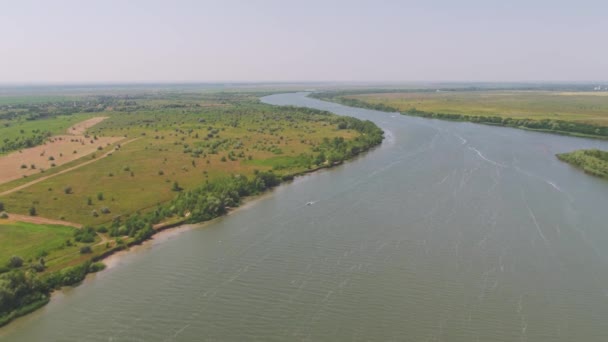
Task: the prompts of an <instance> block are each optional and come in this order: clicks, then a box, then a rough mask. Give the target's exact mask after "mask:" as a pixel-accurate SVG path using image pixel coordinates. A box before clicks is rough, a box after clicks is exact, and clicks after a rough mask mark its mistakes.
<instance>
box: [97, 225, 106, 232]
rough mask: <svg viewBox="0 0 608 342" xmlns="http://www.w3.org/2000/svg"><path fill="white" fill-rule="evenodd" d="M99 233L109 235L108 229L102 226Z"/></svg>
mask: <svg viewBox="0 0 608 342" xmlns="http://www.w3.org/2000/svg"><path fill="white" fill-rule="evenodd" d="M97 232H98V233H107V232H108V228H106V227H105V226H101V227H99V228H97Z"/></svg>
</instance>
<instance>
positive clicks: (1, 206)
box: [0, 202, 4, 211]
mask: <svg viewBox="0 0 608 342" xmlns="http://www.w3.org/2000/svg"><path fill="white" fill-rule="evenodd" d="M0 211H4V203H3V202H0Z"/></svg>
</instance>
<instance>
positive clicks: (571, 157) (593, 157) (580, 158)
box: [557, 149, 608, 178]
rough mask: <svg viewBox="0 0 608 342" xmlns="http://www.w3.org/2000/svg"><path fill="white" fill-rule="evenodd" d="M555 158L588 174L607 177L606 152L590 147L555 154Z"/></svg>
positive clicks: (607, 157)
mask: <svg viewBox="0 0 608 342" xmlns="http://www.w3.org/2000/svg"><path fill="white" fill-rule="evenodd" d="M557 158H559V159H560V160H562V161H565V162H566V163H569V164H572V165H574V166H575V167H577V168H579V169H582V170H583V171H585V172H586V173H588V174H591V175H594V176H598V177H603V178H608V152H606V151H602V150H597V149H590V150H576V151H573V152H568V153H560V154H557Z"/></svg>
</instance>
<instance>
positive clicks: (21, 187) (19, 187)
mask: <svg viewBox="0 0 608 342" xmlns="http://www.w3.org/2000/svg"><path fill="white" fill-rule="evenodd" d="M137 139H139V138H135V139H131V140H128V141H125V142H124V143H121V144H120V145H121V146H124V145H126V144H128V143H130V142H132V141H135V140H137ZM115 152H116V151H115V150H110V151H108V152H106V153H105V154H103V155H102V156H101V157H98V158H95V159H91V160H88V161H86V162H84V163H80V164H78V165H75V166H72V167H70V168H67V169H65V170H61V171H59V172H57V173H55V174H52V175H48V176H45V177H40V178H38V179H36V180H33V181H31V182H29V183H25V184H23V185H19V186H17V187H14V188H12V189H10V190H7V191H5V192H2V193H0V196H6V195H8V194H12V193H13V192H16V191H19V190H22V189H25V188H27V187H29V186H32V185H34V184H36V183H40V182H43V181H45V180H47V179H49V178H53V177H55V176H58V175H62V174H64V173H66V172H70V171H74V170H76V169H78V168H81V167H83V166H85V165H89V164H91V163H94V162H96V161H98V160H99V159H101V158H104V157H107V156H108V155H110V154H112V153H115Z"/></svg>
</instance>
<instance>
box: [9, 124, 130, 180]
mask: <svg viewBox="0 0 608 342" xmlns="http://www.w3.org/2000/svg"><path fill="white" fill-rule="evenodd" d="M104 119H106V118H105V117H98V118H92V119H89V120H86V121H83V122H80V123H78V124H76V125H74V126H72V127H70V128H69V131H70V132H72V133H74V135H57V136H53V137H50V138H49V139H48V140H47V141H46V142H45V143H44V144H43V145H40V146H36V147H32V148H28V149H24V150H20V151H16V152H13V153H10V154H8V155H6V156H2V157H0V184H2V183H7V182H10V181H12V180H15V179H19V178H22V177H27V176H31V175H34V174H37V173H40V172H43V171H44V170H48V169H50V168H52V167H56V166H60V165H63V164H66V163H69V162H71V161H73V160H76V159H79V158H82V157H84V156H86V155H89V154H92V153H94V152H95V151H97V150H98V149H100V148H103V147H105V146H107V145H110V144H113V143H115V142H118V141H120V140H122V139H124V138H122V137H98V138H97V139H94V138H93V137H87V136H85V135H82V134H84V132H85V131H86V130H87V129H88V128H90V127H92V126H93V125H95V124H97V123H99V122H101V121H103V120H104ZM76 134H80V135H76Z"/></svg>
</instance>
